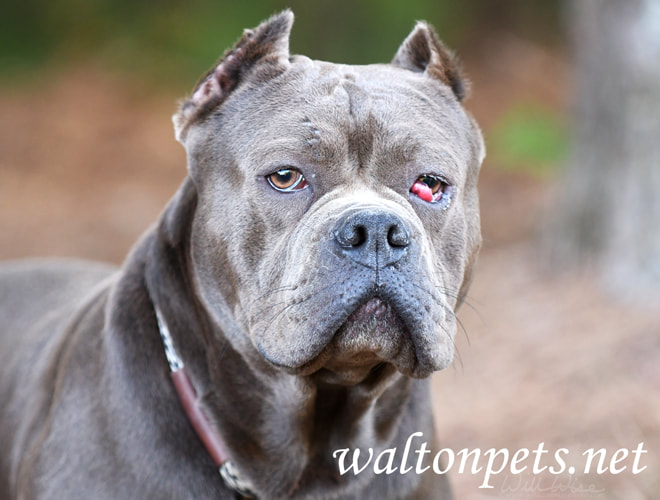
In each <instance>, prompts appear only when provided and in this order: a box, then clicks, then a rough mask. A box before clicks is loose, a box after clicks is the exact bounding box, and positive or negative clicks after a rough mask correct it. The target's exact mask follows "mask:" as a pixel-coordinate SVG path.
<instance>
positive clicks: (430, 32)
mask: <svg viewBox="0 0 660 500" xmlns="http://www.w3.org/2000/svg"><path fill="white" fill-rule="evenodd" d="M392 64H393V65H395V66H400V67H401V68H404V69H408V70H410V71H416V72H419V73H425V74H427V75H428V76H430V77H431V78H435V79H436V80H440V81H441V82H442V83H444V84H446V85H449V87H451V89H452V91H453V92H454V95H456V98H457V99H458V100H459V101H462V100H463V99H464V98H465V97H466V96H467V93H468V87H469V85H468V81H467V79H466V78H464V77H463V75H462V72H461V68H460V63H459V62H458V60H457V59H456V57H455V56H454V54H453V53H452V52H451V51H450V50H449V49H448V48H447V47H445V45H444V44H443V43H442V42H441V41H440V40H439V39H438V35H437V34H436V32H435V30H434V29H433V28H432V27H431V26H430V25H428V24H427V23H425V22H423V21H418V22H417V25H416V26H415V28H414V29H413V30H412V32H411V33H410V35H408V37H407V38H406V39H405V40H404V41H403V43H402V44H401V47H399V50H398V51H397V53H396V55H395V56H394V59H393V60H392Z"/></svg>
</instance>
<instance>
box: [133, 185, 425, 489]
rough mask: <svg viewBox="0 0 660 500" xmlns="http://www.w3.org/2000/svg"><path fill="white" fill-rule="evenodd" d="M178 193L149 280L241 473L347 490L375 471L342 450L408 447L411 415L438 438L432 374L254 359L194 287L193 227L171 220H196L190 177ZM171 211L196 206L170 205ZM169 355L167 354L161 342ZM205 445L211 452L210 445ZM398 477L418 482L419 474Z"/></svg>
mask: <svg viewBox="0 0 660 500" xmlns="http://www.w3.org/2000/svg"><path fill="white" fill-rule="evenodd" d="M177 196H178V200H177V202H176V203H172V204H171V205H170V208H169V209H168V211H167V212H166V213H165V214H164V217H163V219H162V221H161V225H160V227H159V228H157V229H156V233H155V235H154V236H153V237H152V238H151V239H150V241H149V242H146V241H145V243H148V244H149V246H150V248H149V249H148V252H147V259H148V260H147V262H146V267H145V282H146V286H147V288H148V292H149V296H150V297H151V300H152V301H153V304H154V307H155V310H159V311H161V314H162V317H163V321H166V322H167V326H168V329H169V330H170V332H171V336H172V339H173V343H174V345H175V346H176V350H177V352H178V355H179V356H180V357H181V359H182V360H183V363H185V365H186V369H187V371H188V374H189V377H190V380H191V383H192V386H193V387H194V391H195V393H196V394H197V398H198V400H197V404H198V405H199V406H200V407H201V409H202V411H203V413H204V415H205V416H206V417H207V418H208V420H209V424H210V426H211V427H212V428H213V429H214V431H215V432H217V433H218V434H219V435H220V436H221V439H222V442H223V443H224V445H225V446H226V448H227V450H228V452H227V453H228V455H229V458H230V460H231V461H232V462H233V463H234V464H235V465H236V467H237V469H238V470H239V471H240V473H241V477H243V478H244V479H247V480H248V481H249V482H250V483H252V484H253V485H254V486H255V489H256V490H257V491H268V492H270V494H273V493H274V492H279V494H278V495H276V497H278V498H279V497H287V496H290V495H291V494H293V493H294V492H298V493H299V492H303V491H304V492H305V493H307V494H310V493H313V492H314V491H317V492H321V491H326V492H327V491H328V488H330V489H332V490H334V491H343V492H344V493H343V494H346V493H347V492H348V491H351V490H354V489H355V488H356V487H359V485H360V484H364V483H365V482H366V481H368V479H369V478H370V477H372V474H373V469H372V471H371V472H370V471H368V470H367V471H365V472H364V474H361V475H360V476H354V475H353V474H352V473H349V474H346V475H345V476H340V475H339V474H338V468H337V463H336V462H335V460H334V458H333V451H334V450H337V449H343V448H351V449H355V448H360V449H361V450H363V451H364V453H367V451H368V449H369V448H373V449H374V450H376V451H378V450H379V449H381V450H382V449H385V448H393V447H399V448H403V443H405V439H406V437H407V436H402V435H400V434H401V433H400V431H399V428H400V425H399V424H400V423H401V421H402V419H406V420H407V421H408V422H409V423H410V422H413V423H414V425H415V427H414V428H415V430H419V431H423V432H426V435H427V436H428V437H431V436H430V434H431V433H432V420H431V413H430V408H429V401H428V396H429V394H428V384H427V382H426V381H413V380H411V379H408V378H406V377H403V376H402V375H400V374H399V373H398V372H395V371H394V370H393V369H391V368H386V369H388V370H390V373H389V375H387V376H381V377H379V378H378V381H377V382H374V383H368V382H365V383H362V384H358V385H355V386H350V387H344V386H335V385H329V384H322V383H317V382H316V381H315V379H314V377H313V376H310V377H297V376H293V375H290V374H286V373H283V372H281V371H279V370H277V369H275V368H273V367H269V368H264V366H258V367H255V366H254V364H253V363H252V362H251V361H250V359H249V356H247V357H246V356H245V355H243V354H241V353H240V352H239V351H238V350H237V349H235V348H234V346H233V345H232V344H231V342H229V340H228V336H227V335H226V334H225V332H223V331H222V327H221V326H220V325H216V324H214V322H213V321H212V320H211V319H210V318H209V315H208V314H207V313H206V311H205V309H204V307H203V305H202V304H201V301H200V300H199V298H198V297H197V296H196V294H195V291H194V286H193V283H192V282H191V280H190V276H192V272H191V269H190V266H191V262H190V258H189V252H188V247H187V244H188V238H187V234H189V233H188V230H186V229H185V228H180V227H179V228H178V229H177V230H178V231H181V233H180V234H177V235H173V234H172V231H171V229H170V230H168V228H167V224H168V221H169V223H170V224H171V221H172V220H173V218H175V217H176V218H178V220H184V219H187V220H191V218H192V217H191V215H192V212H193V211H194V206H195V196H194V190H192V187H190V186H189V187H186V186H185V185H184V187H183V188H182V189H181V191H180V192H179V194H178V195H177ZM171 210H176V211H178V212H183V211H185V212H187V213H178V214H172V213H168V212H169V211H171ZM154 326H155V321H154ZM154 335H158V331H157V329H154ZM160 356H161V357H162V359H164V358H165V354H164V352H163V351H162V349H161V352H160ZM175 404H176V403H175ZM200 451H201V452H204V449H203V448H202V447H201V444H200ZM397 476H398V475H397ZM389 480H392V481H394V480H396V481H399V483H401V482H403V483H414V482H416V481H417V480H418V478H416V477H415V476H414V475H412V476H410V475H409V476H405V477H404V476H398V478H390V479H389ZM398 486H399V487H400V486H401V484H399V485H398ZM338 487H339V488H340V489H339V490H337V488H338Z"/></svg>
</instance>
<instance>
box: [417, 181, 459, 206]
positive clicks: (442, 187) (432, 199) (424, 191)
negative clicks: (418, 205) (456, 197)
mask: <svg viewBox="0 0 660 500" xmlns="http://www.w3.org/2000/svg"><path fill="white" fill-rule="evenodd" d="M450 188H451V186H449V184H447V183H446V182H445V181H444V180H442V179H441V178H440V177H437V176H435V175H430V174H425V175H420V176H419V177H418V178H417V180H416V181H415V183H414V184H413V185H412V187H411V188H410V192H411V193H413V194H414V195H416V196H418V197H419V198H421V199H422V200H424V201H426V202H428V203H438V202H440V201H446V202H448V201H449V195H450V194H451V189H450Z"/></svg>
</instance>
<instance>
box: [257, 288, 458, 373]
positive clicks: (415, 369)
mask: <svg viewBox="0 0 660 500" xmlns="http://www.w3.org/2000/svg"><path fill="white" fill-rule="evenodd" d="M379 291H380V290H379V289H378V288H376V289H371V290H369V292H367V293H365V294H364V295H362V297H361V298H360V299H358V300H356V301H355V303H356V305H355V306H354V307H353V308H350V309H348V310H347V311H345V312H344V314H342V315H339V316H337V317H335V318H334V320H333V321H332V323H331V324H330V325H328V327H329V329H330V330H331V331H332V332H333V333H332V335H331V336H330V337H327V336H324V337H323V338H325V339H326V340H321V342H322V343H318V344H316V345H312V346H309V345H308V346H307V347H306V349H305V350H306V351H307V352H308V353H309V357H307V359H306V360H304V361H303V360H301V362H300V363H295V362H293V363H287V362H285V361H284V360H283V359H279V360H278V359H277V357H273V356H272V354H274V353H270V350H269V349H267V348H265V347H266V346H264V345H262V344H261V343H260V342H258V343H256V347H257V349H258V350H259V352H260V354H261V356H262V357H263V358H264V359H265V360H266V361H267V362H268V363H269V364H270V365H271V366H274V367H276V368H278V369H281V370H283V371H284V372H286V373H289V374H290V375H295V376H301V377H306V376H311V375H313V374H315V373H316V372H318V371H319V370H321V369H323V368H324V367H325V365H326V364H327V363H328V361H329V360H330V359H331V357H332V355H333V349H332V347H333V344H334V343H335V341H336V339H337V337H338V334H339V333H340V332H341V330H342V329H343V328H344V327H345V326H346V325H347V323H349V322H350V321H351V320H353V319H358V320H359V319H360V318H361V317H362V318H364V316H369V313H374V312H376V311H378V312H379V314H381V315H382V314H387V315H390V314H391V315H392V316H391V318H390V319H395V320H396V321H398V323H399V325H398V326H399V328H400V330H401V337H400V340H401V341H402V343H401V347H402V350H403V351H405V352H394V353H393V352H390V354H391V355H389V356H386V357H381V358H380V359H379V362H380V361H382V362H385V363H387V364H390V365H392V366H394V367H396V369H397V370H398V371H399V372H400V373H401V374H403V375H405V376H408V377H412V378H426V377H428V376H429V375H430V374H431V373H433V372H434V371H436V370H438V369H441V368H444V367H446V366H447V363H446V362H445V361H443V359H442V357H440V358H438V352H436V350H435V349H434V348H433V347H432V346H430V345H427V344H428V343H427V342H425V339H424V337H421V336H419V335H414V334H413V332H412V330H411V328H416V324H415V322H414V321H413V318H411V317H408V316H407V315H405V314H401V313H399V311H398V307H397V306H399V307H401V306H403V307H405V301H404V302H401V300H399V299H398V297H397V296H392V297H390V296H389V294H388V295H386V296H383V295H382V294H378V292H379ZM385 291H386V292H387V290H385ZM307 340H309V339H307ZM404 344H405V345H404ZM404 347H405V349H403V348H404ZM294 349H295V347H294ZM440 356H442V353H440ZM376 364H377V363H376V362H375V361H374V362H373V365H372V367H373V366H375V365H376ZM335 366H336V365H335Z"/></svg>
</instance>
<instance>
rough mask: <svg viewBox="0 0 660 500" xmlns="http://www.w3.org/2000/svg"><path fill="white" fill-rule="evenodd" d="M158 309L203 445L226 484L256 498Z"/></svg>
mask: <svg viewBox="0 0 660 500" xmlns="http://www.w3.org/2000/svg"><path fill="white" fill-rule="evenodd" d="M154 310H155V311H156V319H157V320H158V330H159V331H160V336H161V339H162V341H163V347H164V349H165V356H166V357H167V362H168V364H169V365H170V372H171V376H172V382H173V383H174V387H175V388H176V393H177V395H178V396H179V401H181V405H182V406H183V410H184V412H185V413H186V416H187V417H188V420H189V421H190V424H191V425H192V427H193V429H195V432H196V433H197V436H198V437H199V439H200V441H201V442H202V444H204V447H205V448H206V451H208V453H209V455H211V458H212V459H213V461H214V462H215V465H216V466H217V467H218V469H219V471H220V475H221V476H222V479H224V481H225V484H226V485H227V486H229V487H230V488H231V489H233V490H235V491H237V492H238V493H240V494H241V495H242V496H244V497H248V498H255V497H256V495H255V493H254V490H253V488H252V486H251V484H250V483H249V482H248V481H246V480H245V479H244V478H242V477H241V475H240V474H239V473H238V471H237V470H236V467H235V466H234V464H233V463H232V462H231V461H230V460H229V453H228V451H227V447H226V446H225V443H224V442H223V441H222V438H221V437H220V434H218V432H217V431H216V430H215V429H214V428H213V426H212V425H211V423H210V422H209V419H208V418H207V417H206V415H204V412H203V410H202V407H201V405H200V402H199V398H198V397H197V391H195V388H194V387H193V385H192V382H191V381H190V377H188V373H187V372H186V369H185V366H184V364H183V361H182V360H181V358H180V357H179V354H178V353H177V352H176V349H175V348H174V343H173V341H172V335H171V334H170V331H169V329H168V328H167V323H165V320H164V319H163V316H162V314H161V312H160V310H159V309H158V307H156V306H155V305H154Z"/></svg>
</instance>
